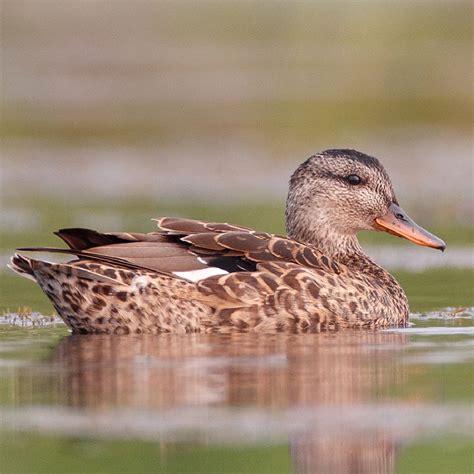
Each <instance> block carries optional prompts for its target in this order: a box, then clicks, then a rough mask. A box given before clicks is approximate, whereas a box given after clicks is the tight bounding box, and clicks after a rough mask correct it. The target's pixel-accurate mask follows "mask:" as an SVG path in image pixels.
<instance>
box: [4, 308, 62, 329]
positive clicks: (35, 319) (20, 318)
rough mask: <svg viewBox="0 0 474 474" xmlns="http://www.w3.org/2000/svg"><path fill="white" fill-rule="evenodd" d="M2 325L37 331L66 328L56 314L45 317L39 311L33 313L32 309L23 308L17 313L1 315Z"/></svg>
mask: <svg viewBox="0 0 474 474" xmlns="http://www.w3.org/2000/svg"><path fill="white" fill-rule="evenodd" d="M0 325H7V326H16V327H21V328H35V329H37V328H47V327H55V326H64V325H65V324H64V321H63V320H62V319H61V318H60V317H59V316H57V315H56V314H53V315H51V316H45V315H44V314H41V313H39V312H37V311H32V310H31V308H28V307H23V308H19V309H18V311H17V312H14V313H10V312H5V313H4V314H3V315H1V316H0Z"/></svg>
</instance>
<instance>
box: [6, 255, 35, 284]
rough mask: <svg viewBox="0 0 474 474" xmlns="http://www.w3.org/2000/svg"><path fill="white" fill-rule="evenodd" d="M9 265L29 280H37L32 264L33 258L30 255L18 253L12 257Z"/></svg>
mask: <svg viewBox="0 0 474 474" xmlns="http://www.w3.org/2000/svg"><path fill="white" fill-rule="evenodd" d="M7 267H8V268H10V269H11V270H13V271H14V272H15V273H18V274H19V275H21V276H23V277H25V278H28V279H29V280H32V281H36V277H35V273H34V270H33V268H32V266H31V259H30V258H28V257H24V256H23V255H20V254H18V253H16V254H15V255H13V257H12V258H11V259H10V263H9V264H8V265H7Z"/></svg>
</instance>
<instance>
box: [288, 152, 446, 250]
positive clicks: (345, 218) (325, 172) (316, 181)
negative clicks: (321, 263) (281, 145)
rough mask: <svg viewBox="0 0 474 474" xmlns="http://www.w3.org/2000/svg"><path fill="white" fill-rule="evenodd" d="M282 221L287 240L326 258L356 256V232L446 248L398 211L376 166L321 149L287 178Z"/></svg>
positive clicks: (363, 158)
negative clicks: (385, 234)
mask: <svg viewBox="0 0 474 474" xmlns="http://www.w3.org/2000/svg"><path fill="white" fill-rule="evenodd" d="M286 219H287V231H288V235H289V236H290V237H292V238H294V239H297V240H300V241H304V242H308V243H312V244H315V245H317V246H318V247H319V248H321V250H322V251H325V252H327V253H328V254H329V255H332V256H341V255H344V254H350V253H353V252H359V251H360V247H359V245H358V242H357V239H356V237H355V234H356V233H357V232H359V231H361V230H378V231H385V232H389V233H391V234H393V235H396V236H399V237H403V238H405V239H408V240H410V241H412V242H414V243H416V244H418V245H423V246H427V247H432V248H436V249H440V250H444V249H445V247H446V245H445V243H444V242H443V241H442V240H441V239H439V238H438V237H436V236H435V235H433V234H431V233H430V232H428V231H427V230H425V229H423V228H422V227H420V226H419V225H417V224H416V223H415V222H414V221H413V220H412V219H411V218H410V217H409V216H408V214H407V213H406V212H405V211H404V210H403V209H402V208H401V207H400V206H399V204H398V201H397V198H396V196H395V192H394V190H393V186H392V183H391V181H390V178H389V176H388V174H387V172H386V171H385V169H384V167H383V166H382V164H381V163H380V162H379V161H378V160H377V159H376V158H373V157H371V156H368V155H365V154H363V153H360V152H358V151H356V150H326V151H323V152H322V153H320V154H318V155H314V156H312V157H311V158H309V159H308V160H306V161H305V162H304V163H303V164H301V165H300V166H299V167H298V169H297V170H296V171H295V172H294V173H293V175H292V177H291V179H290V190H289V193H288V199H287V206H286Z"/></svg>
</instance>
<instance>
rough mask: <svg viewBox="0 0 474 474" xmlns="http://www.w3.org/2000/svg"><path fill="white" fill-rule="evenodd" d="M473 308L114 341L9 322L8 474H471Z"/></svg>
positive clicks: (3, 427) (5, 340) (3, 380)
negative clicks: (370, 324) (294, 330)
mask: <svg viewBox="0 0 474 474" xmlns="http://www.w3.org/2000/svg"><path fill="white" fill-rule="evenodd" d="M473 318H474V315H473V311H472V310H464V311H461V312H458V313H457V314H455V311H453V310H449V311H445V312H436V313H430V314H424V315H420V314H415V315H414V317H413V320H412V322H413V325H412V326H411V327H410V328H407V329H406V330H387V331H376V332H373V331H345V332H340V333H332V334H328V333H326V334H324V333H323V334H314V335H291V334H286V335H285V334H277V335H253V334H233V335H229V336H221V335H162V336H126V337H117V336H72V335H70V334H69V333H68V331H67V329H66V328H65V326H64V325H62V324H61V323H60V322H59V321H58V320H52V321H51V320H47V319H45V320H43V321H42V322H40V323H39V325H36V326H35V325H30V324H28V323H27V324H25V322H24V320H23V321H22V320H21V319H19V318H15V317H12V316H6V317H4V318H3V319H2V322H3V323H4V324H2V325H0V338H1V341H2V344H1V351H0V387H2V388H1V389H0V403H1V406H0V440H1V441H2V442H1V443H0V458H1V459H2V460H3V461H2V463H3V462H5V471H2V472H29V471H31V470H34V471H36V472H64V471H63V470H64V469H67V470H68V472H81V471H84V470H88V471H95V472H97V471H99V472H117V471H119V470H120V469H127V470H128V469H134V470H135V471H137V472H149V471H150V470H154V471H155V472H216V473H217V472H301V473H313V472H323V473H326V472H328V473H329V472H331V473H334V472H337V473H345V472H364V473H366V472H367V473H372V472H377V473H391V472H447V471H446V470H443V469H445V468H446V467H447V466H450V467H451V469H452V470H450V471H449V472H469V471H470V470H471V469H472V468H473V465H472V458H471V456H470V452H471V451H470V441H472V435H473V431H472V428H473V423H472V422H473V420H472V417H471V416H470V413H471V411H470V400H471V396H472V388H473V385H472V359H473V357H474V354H473V339H472V336H473ZM25 449H26V450H29V451H30V456H28V457H25V456H24V455H22V454H21V453H22V452H24V450H25ZM41 450H44V451H43V452H41ZM416 466H420V469H421V467H422V468H423V469H429V470H421V471H420V470H418V471H417V470H413V468H414V467H416ZM430 466H431V467H432V469H431V467H430ZM440 469H441V470H440Z"/></svg>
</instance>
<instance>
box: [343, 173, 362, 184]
mask: <svg viewBox="0 0 474 474" xmlns="http://www.w3.org/2000/svg"><path fill="white" fill-rule="evenodd" d="M346 180H347V182H348V183H349V184H351V185H352V186H356V185H358V184H360V183H361V181H362V180H361V178H360V176H358V175H356V174H350V175H349V176H347V178H346Z"/></svg>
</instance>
